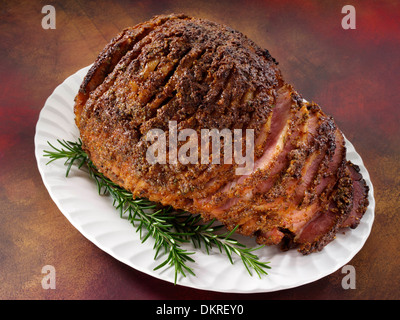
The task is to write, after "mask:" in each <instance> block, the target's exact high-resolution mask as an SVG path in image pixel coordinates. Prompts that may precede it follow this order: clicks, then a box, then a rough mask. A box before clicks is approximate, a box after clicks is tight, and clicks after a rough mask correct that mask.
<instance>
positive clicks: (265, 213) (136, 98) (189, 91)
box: [75, 15, 368, 254]
mask: <svg viewBox="0 0 400 320" xmlns="http://www.w3.org/2000/svg"><path fill="white" fill-rule="evenodd" d="M75 115H76V119H75V120H76V124H77V126H78V128H79V130H80V134H81V139H82V141H83V147H84V149H85V151H86V152H87V153H88V154H89V156H90V159H91V160H92V161H93V163H94V164H95V165H96V166H97V168H98V170H99V171H100V172H102V173H103V174H104V175H106V176H107V177H108V178H110V179H111V180H113V181H114V182H115V183H117V184H119V185H120V186H122V187H123V188H125V189H127V190H129V191H131V192H132V193H133V195H134V196H135V197H145V198H148V199H149V200H151V201H155V202H159V203H161V204H163V205H171V206H173V207H174V208H175V209H177V210H186V211H188V212H191V213H193V214H201V215H202V217H203V218H204V219H205V220H209V219H214V218H215V219H217V220H218V221H220V222H222V223H223V224H224V225H225V226H226V227H227V228H228V229H230V230H231V229H233V228H235V227H236V226H238V229H237V232H238V233H240V234H242V235H246V236H251V237H255V238H256V240H257V242H258V243H260V244H266V245H279V246H280V247H281V248H282V249H289V248H297V249H298V250H299V251H300V252H302V253H303V254H308V253H311V252H314V251H318V250H321V249H322V248H323V247H324V246H325V245H326V244H328V243H329V242H330V241H332V240H333V239H334V238H335V234H336V232H337V231H338V230H339V229H340V228H347V227H351V228H355V227H357V225H358V223H359V221H360V219H361V218H362V216H363V214H364V213H365V211H366V208H367V206H368V187H367V185H366V183H365V181H364V180H363V178H362V176H361V174H360V172H359V169H358V167H357V166H356V165H354V164H352V163H350V162H348V161H347V160H346V148H345V142H344V137H343V135H342V133H341V132H340V130H339V129H338V128H337V126H336V124H335V122H334V120H333V119H332V117H330V116H328V115H326V114H325V113H324V112H323V111H322V110H321V108H320V107H319V106H318V105H317V104H315V103H310V102H307V101H305V100H304V99H303V98H302V97H301V95H300V94H299V93H298V92H296V90H295V89H294V88H293V87H292V86H291V85H290V84H287V83H286V82H285V81H284V80H283V78H282V75H281V72H280V70H279V68H278V67H277V62H276V61H275V59H274V58H272V57H271V55H270V54H269V52H268V51H267V50H263V49H261V48H259V47H258V46H257V45H256V44H255V43H254V42H252V41H251V40H250V39H248V38H247V37H246V36H244V35H243V34H241V33H240V32H238V31H235V30H233V29H231V28H229V27H226V26H222V25H219V24H216V23H213V22H210V21H207V20H202V19H195V18H192V17H188V16H185V15H166V16H157V17H155V18H153V19H152V20H150V21H148V22H145V23H142V24H139V25H137V26H135V27H132V28H127V29H125V30H124V31H122V32H121V33H120V34H119V35H118V36H116V37H115V38H114V39H113V40H112V41H111V42H110V43H109V44H108V45H107V46H106V47H105V49H104V50H103V51H102V52H101V53H100V55H99V57H98V58H97V60H96V61H95V63H94V64H93V66H92V67H91V69H90V70H89V72H88V74H87V76H86V77H85V79H84V81H83V83H82V85H81V87H80V90H79V93H78V95H77V96H76V99H75ZM171 121H173V122H174V123H176V125H177V130H184V129H190V130H192V131H191V132H194V133H196V134H197V137H198V140H199V141H198V142H199V143H198V145H197V146H198V148H199V149H200V146H203V148H204V146H205V147H206V148H207V151H208V152H207V153H206V155H207V156H208V158H207V157H206V160H207V161H205V162H204V161H200V160H204V159H203V158H201V155H204V153H202V152H203V151H204V150H198V152H197V154H198V158H199V161H197V162H195V163H181V162H179V161H174V162H171V161H169V162H167V163H157V162H156V163H151V162H149V161H148V158H147V157H146V155H147V151H148V150H149V148H150V146H151V144H152V142H151V141H149V139H148V133H149V132H151V131H152V130H153V129H157V130H161V131H162V132H164V133H165V137H166V140H165V141H166V144H167V145H166V146H165V147H166V157H165V158H166V159H173V158H172V157H171V156H172V151H171V150H172V149H171V147H172V145H171V141H172V140H171V137H172V135H173V133H172V132H171V130H170V128H171V127H170V123H171ZM204 129H207V130H213V129H214V130H218V131H217V132H222V130H229V131H228V132H234V131H235V130H239V129H240V130H241V132H243V134H244V136H243V139H242V140H240V141H239V142H238V141H236V140H237V139H236V140H235V143H236V142H238V143H241V144H242V146H243V147H244V148H245V147H246V146H247V145H246V143H245V142H244V141H247V139H245V138H246V137H247V136H246V135H249V134H248V132H250V131H246V130H251V132H254V140H253V145H252V147H253V149H252V150H253V156H252V158H251V160H252V166H251V170H249V171H247V172H245V173H244V174H237V172H238V171H237V169H238V168H241V167H243V164H240V163H235V162H234V161H231V162H228V163H224V162H223V161H221V162H220V163H215V162H213V160H214V159H215V157H216V153H215V150H214V149H212V143H210V141H207V142H206V143H205V144H202V143H201V142H202V141H200V140H201V139H200V137H201V133H202V130H204ZM220 140H221V148H219V149H218V150H217V151H218V152H220V154H219V158H220V159H225V158H224V157H225V156H226V155H228V151H229V150H230V151H232V149H229V148H227V149H226V148H224V147H226V146H228V147H229V145H228V144H229V143H228V142H229V140H226V139H224V137H222V136H221V139H220ZM203 142H204V141H203ZM230 143H231V144H232V141H231V142H230ZM184 144H185V141H179V142H178V146H177V147H182V145H184ZM168 147H169V149H168ZM242 153H243V154H244V153H245V152H244V151H243V152H242ZM200 158H201V159H200Z"/></svg>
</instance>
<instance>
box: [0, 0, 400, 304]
mask: <svg viewBox="0 0 400 320" xmlns="http://www.w3.org/2000/svg"><path fill="white" fill-rule="evenodd" d="M348 2H349V3H348ZM351 2H353V5H354V6H355V8H356V29H355V30H344V29H343V28H342V26H341V20H342V18H343V17H344V14H342V13H341V9H342V7H343V6H344V5H345V4H352V3H351ZM0 3H1V7H0V58H1V63H0V123H1V126H0V208H1V212H0V299H399V298H400V292H399V291H400V289H399V283H400V272H399V271H400V257H399V247H400V237H399V235H398V232H399V230H400V218H399V205H400V196H399V190H400V189H399V187H400V175H399V168H400V144H399V141H400V134H399V133H400V130H399V120H400V105H399V101H400V100H399V87H400V86H399V85H400V80H399V79H400V76H399V74H400V59H399V57H400V5H399V2H398V1H347V0H346V1H319V0H315V1H282V0H280V1H261V0H260V1H255V0H248V1H228V0H221V1H192V0H190V1H183V0H182V1H156V0H153V1H127V0H126V1H113V2H112V1H83V0H76V1H51V3H50V2H47V1H0ZM46 4H52V5H53V6H54V7H55V9H56V29H55V30H44V29H43V28H42V25H41V21H42V18H43V17H44V14H42V13H41V9H42V7H43V6H44V5H46ZM170 12H183V13H187V14H190V15H194V16H197V17H203V18H208V19H210V20H214V21H216V22H221V23H224V24H227V25H230V26H231V27H234V28H235V29H238V30H240V31H242V32H243V33H245V34H246V35H248V36H249V37H250V38H252V39H253V40H254V41H256V42H257V43H258V44H259V45H260V46H262V47H265V48H267V49H268V50H269V51H270V52H271V54H272V55H273V56H274V57H275V58H276V59H277V60H278V61H279V63H280V68H281V69H282V72H283V74H284V76H285V78H286V80H287V81H288V82H289V83H292V84H293V85H294V86H295V88H296V89H297V90H298V91H299V92H301V93H302V94H303V95H304V97H305V98H306V99H308V100H314V101H316V102H318V103H319V104H320V105H321V106H322V107H323V110H324V111H325V112H326V113H328V114H331V115H333V116H334V117H335V119H336V122H337V123H338V125H339V126H340V128H341V129H342V131H343V132H344V134H345V135H346V136H347V137H348V138H349V139H350V140H351V141H352V143H353V144H354V146H355V147H356V149H357V151H358V152H359V153H360V155H361V156H362V158H363V160H364V163H365V165H366V167H367V169H368V170H369V172H370V175H371V178H372V182H373V184H374V188H375V198H376V202H377V207H376V212H375V214H376V218H375V223H374V226H373V229H372V233H371V235H370V237H369V239H368V240H367V242H366V244H365V246H364V248H363V249H362V250H361V251H360V252H359V253H358V254H357V255H356V257H355V258H354V259H353V260H352V261H350V263H349V264H351V265H352V266H354V267H355V270H356V289H349V290H344V289H343V288H342V285H341V281H342V278H343V276H344V275H343V274H342V273H341V270H340V269H339V270H338V271H336V272H335V273H333V274H331V275H329V276H327V277H325V278H323V279H321V280H319V281H316V282H314V283H311V284H307V285H304V286H301V287H298V288H294V289H289V290H284V291H281V292H274V293H265V294H250V295H239V294H224V293H215V292H208V291H200V290H195V289H190V288H185V287H181V286H174V285H172V284H170V283H167V282H164V281H160V280H157V279H154V278H152V277H150V276H147V275H145V274H143V273H141V272H138V271H136V270H134V269H131V268H130V267H128V266H126V265H124V264H123V263H120V262H118V261H117V260H115V259H114V258H112V257H111V256H109V255H108V254H106V253H104V252H103V251H101V250H100V249H98V248H97V247H96V246H95V245H93V244H92V243H91V242H89V241H88V240H87V239H86V238H84V237H83V236H82V235H81V234H80V233H79V232H78V231H77V230H76V229H75V228H74V227H73V226H72V225H71V224H70V223H69V222H68V221H67V219H66V218H65V217H64V216H63V215H62V214H61V212H60V211H59V210H58V208H57V207H56V205H55V204H54V203H53V202H52V200H51V199H50V197H49V194H48V192H47V190H46V188H45V187H44V185H43V183H42V180H41V177H40V175H39V172H38V170H37V165H36V160H35V157H34V144H33V138H34V133H35V125H36V122H37V119H38V115H39V112H40V110H41V108H42V106H43V105H44V102H45V100H46V98H47V97H48V96H49V95H50V94H51V93H52V91H53V90H54V88H55V87H56V86H57V85H58V84H60V83H61V82H62V81H63V80H64V79H65V78H66V77H68V76H69V75H71V74H72V73H74V72H76V71H77V70H78V69H80V68H82V67H84V66H87V65H89V64H90V63H92V62H93V61H94V59H95V58H96V56H97V54H98V53H99V51H100V50H101V49H102V48H103V47H104V46H105V44H106V43H107V42H108V41H109V40H110V39H111V38H112V37H113V36H114V35H116V34H117V33H118V32H119V31H120V30H122V29H123V28H124V27H127V26H131V25H135V24H137V23H139V22H142V21H145V20H147V19H149V18H151V17H152V16H153V15H156V14H161V13H170ZM45 265H53V266H54V267H55V269H56V276H57V277H56V289H55V290H45V289H43V288H42V285H41V281H42V278H43V276H44V275H43V274H42V273H41V270H42V267H43V266H45Z"/></svg>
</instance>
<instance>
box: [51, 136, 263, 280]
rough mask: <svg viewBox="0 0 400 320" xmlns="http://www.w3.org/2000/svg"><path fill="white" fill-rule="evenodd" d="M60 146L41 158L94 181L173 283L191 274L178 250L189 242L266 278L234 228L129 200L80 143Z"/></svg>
mask: <svg viewBox="0 0 400 320" xmlns="http://www.w3.org/2000/svg"><path fill="white" fill-rule="evenodd" d="M57 141H58V143H59V144H60V145H61V147H58V148H56V147H55V146H53V145H52V144H51V143H50V142H48V144H49V146H50V147H51V148H52V149H53V150H51V151H47V150H45V151H44V156H45V157H49V158H50V161H49V162H48V163H47V164H49V163H51V162H53V161H55V160H58V159H66V160H65V162H64V164H65V165H66V166H67V170H66V176H67V177H68V175H69V173H70V170H71V168H72V166H73V165H74V164H76V165H77V167H78V168H82V167H83V166H84V167H85V168H87V171H88V173H89V175H90V177H92V178H93V179H94V181H95V182H96V185H97V189H98V192H99V194H102V195H110V196H111V197H112V199H113V206H114V207H115V208H116V209H117V210H118V211H119V213H120V216H121V218H127V219H128V220H129V221H130V223H131V224H132V225H133V226H135V227H136V231H137V232H139V233H140V238H141V241H142V242H145V241H146V240H147V239H148V238H149V237H152V238H153V239H154V250H155V255H154V259H158V258H159V257H160V256H161V255H164V256H166V258H165V260H164V261H163V262H162V263H161V264H159V265H158V266H156V267H155V268H154V270H158V269H160V268H163V267H165V266H170V267H173V268H174V270H175V283H176V282H177V278H178V275H182V276H184V277H186V273H189V274H192V275H195V274H194V272H193V270H192V268H190V267H189V266H188V264H187V262H195V261H194V259H193V258H192V257H191V255H193V254H194V253H195V252H192V251H188V250H185V249H183V248H182V244H183V243H187V242H190V241H191V242H192V243H193V245H194V247H195V248H201V247H202V246H204V248H205V250H206V252H207V254H209V253H210V249H211V248H212V247H217V248H218V249H219V251H220V252H221V253H222V252H225V253H226V255H227V257H228V259H229V261H230V262H231V263H232V264H233V263H234V261H233V258H232V254H236V255H237V256H239V257H240V258H241V260H242V262H243V264H244V266H245V267H246V269H247V271H248V272H249V274H250V275H252V272H251V270H254V271H255V272H256V273H257V275H258V276H259V277H261V276H262V275H266V274H267V272H266V270H265V269H270V266H268V263H269V262H262V261H260V260H259V258H258V256H257V255H255V254H254V253H253V251H255V250H258V249H260V248H261V247H262V246H260V247H257V248H247V247H246V246H245V245H243V244H241V243H240V242H238V241H237V240H235V239H233V238H231V236H232V235H233V233H234V232H235V231H236V229H237V227H236V228H234V229H233V230H231V231H228V232H224V233H220V232H218V231H220V230H221V229H222V228H223V226H222V225H216V226H215V220H212V221H210V222H208V223H207V224H205V223H203V222H202V219H201V216H200V215H192V214H190V213H187V212H181V211H179V212H178V211H176V210H174V209H173V208H172V207H168V206H160V205H158V204H155V203H153V202H150V201H149V200H147V199H143V198H138V199H135V198H133V196H132V194H131V193H130V192H128V191H127V190H125V189H123V188H121V187H120V186H119V185H117V184H115V183H114V182H112V181H111V180H110V179H108V178H107V177H105V176H104V175H103V174H102V173H100V172H99V171H98V170H97V169H96V167H95V165H94V164H93V163H92V161H91V160H90V159H89V157H88V155H87V153H86V152H85V151H84V150H83V149H82V141H81V140H80V139H79V140H78V141H77V142H72V141H65V140H57Z"/></svg>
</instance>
